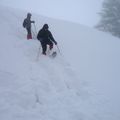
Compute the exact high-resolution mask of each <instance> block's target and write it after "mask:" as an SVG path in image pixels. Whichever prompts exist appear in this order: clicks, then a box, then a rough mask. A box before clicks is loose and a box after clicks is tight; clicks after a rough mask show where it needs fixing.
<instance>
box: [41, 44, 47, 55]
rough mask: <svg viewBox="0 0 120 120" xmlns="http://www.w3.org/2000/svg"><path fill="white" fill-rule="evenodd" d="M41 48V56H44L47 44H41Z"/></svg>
mask: <svg viewBox="0 0 120 120" xmlns="http://www.w3.org/2000/svg"><path fill="white" fill-rule="evenodd" d="M41 46H42V54H44V55H46V50H47V44H46V43H45V42H41Z"/></svg>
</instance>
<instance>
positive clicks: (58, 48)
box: [56, 45, 62, 55]
mask: <svg viewBox="0 0 120 120" xmlns="http://www.w3.org/2000/svg"><path fill="white" fill-rule="evenodd" d="M56 46H57V49H58V51H59V53H60V55H62V54H61V52H60V49H59V47H58V45H56Z"/></svg>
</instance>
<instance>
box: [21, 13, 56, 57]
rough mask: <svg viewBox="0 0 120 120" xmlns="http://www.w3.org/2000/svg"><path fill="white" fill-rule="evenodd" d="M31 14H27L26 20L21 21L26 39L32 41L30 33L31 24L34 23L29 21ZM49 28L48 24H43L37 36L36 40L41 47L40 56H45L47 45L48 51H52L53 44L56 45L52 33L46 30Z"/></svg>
mask: <svg viewBox="0 0 120 120" xmlns="http://www.w3.org/2000/svg"><path fill="white" fill-rule="evenodd" d="M31 16H32V14H31V13H28V14H27V18H25V19H24V21H23V27H24V28H26V30H27V39H28V40H29V39H32V33H31V23H35V21H32V20H31ZM48 29H49V26H48V24H44V25H43V27H42V29H40V30H39V32H38V34H37V39H38V40H39V41H40V43H41V46H42V54H43V55H46V50H47V45H49V49H50V50H52V48H53V43H54V44H55V45H57V42H56V41H55V39H54V37H53V35H52V33H51V32H50V31H49V30H48Z"/></svg>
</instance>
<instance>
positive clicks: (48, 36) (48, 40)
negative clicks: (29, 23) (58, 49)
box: [37, 24, 57, 55]
mask: <svg viewBox="0 0 120 120" xmlns="http://www.w3.org/2000/svg"><path fill="white" fill-rule="evenodd" d="M48 28H49V26H48V24H44V25H43V28H42V29H41V30H40V31H39V32H38V35H37V39H38V40H39V41H40V43H41V45H42V54H43V55H46V50H47V45H49V49H50V50H52V48H53V43H54V44H55V45H57V42H56V41H55V40H54V38H53V35H52V33H51V32H50V31H49V30H48Z"/></svg>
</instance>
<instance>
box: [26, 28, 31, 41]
mask: <svg viewBox="0 0 120 120" xmlns="http://www.w3.org/2000/svg"><path fill="white" fill-rule="evenodd" d="M27 39H32V34H31V28H27Z"/></svg>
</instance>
